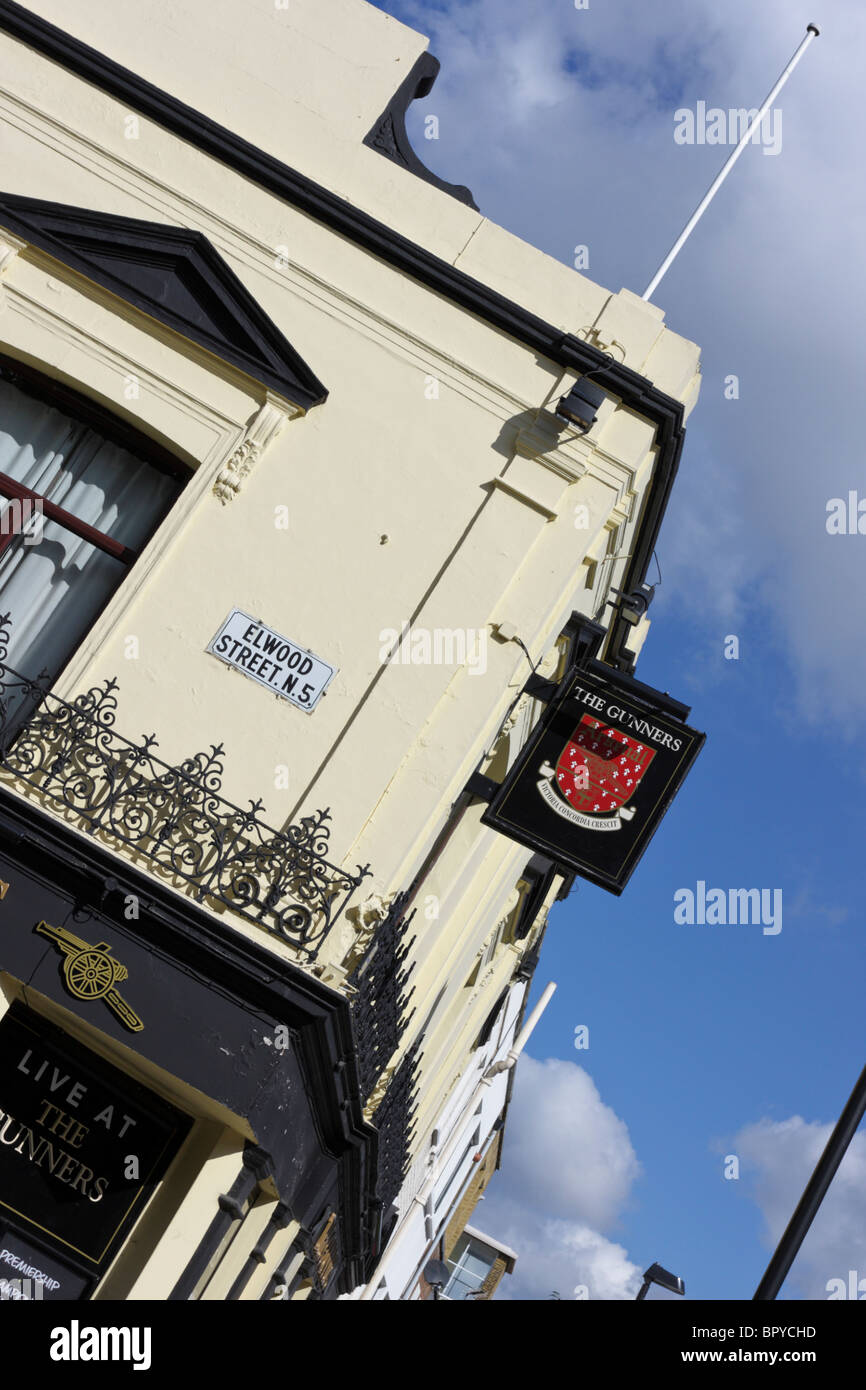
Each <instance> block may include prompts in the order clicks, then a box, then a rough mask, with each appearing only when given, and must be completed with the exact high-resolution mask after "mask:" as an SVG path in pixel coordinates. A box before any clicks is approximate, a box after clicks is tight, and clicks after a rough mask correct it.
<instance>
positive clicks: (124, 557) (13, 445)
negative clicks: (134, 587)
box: [0, 357, 188, 713]
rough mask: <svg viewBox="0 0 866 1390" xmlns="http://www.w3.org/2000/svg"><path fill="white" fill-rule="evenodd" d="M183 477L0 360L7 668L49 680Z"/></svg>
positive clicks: (167, 461) (163, 456)
mask: <svg viewBox="0 0 866 1390" xmlns="http://www.w3.org/2000/svg"><path fill="white" fill-rule="evenodd" d="M187 476H188V470H186V469H184V468H183V466H182V465H181V464H180V463H179V462H177V461H176V460H174V459H173V458H172V457H171V455H169V454H168V453H167V452H166V451H165V450H163V449H160V448H159V447H158V446H157V445H155V444H153V443H152V442H151V441H149V440H147V439H146V438H145V437H144V436H141V435H139V434H138V433H137V431H134V430H132V429H131V428H129V427H128V426H126V425H125V424H124V423H123V422H122V421H120V420H116V419H113V418H111V417H107V416H104V415H103V413H102V412H101V411H100V409H99V408H98V407H97V406H96V405H95V404H94V403H93V402H91V401H88V400H87V399H86V398H84V397H82V396H79V395H78V394H77V393H76V392H73V391H71V390H69V389H68V388H65V387H63V386H61V385H60V384H59V383H55V382H53V381H50V380H48V379H46V378H44V377H42V376H40V375H39V374H38V373H36V372H33V371H31V370H30V369H29V368H27V367H25V366H23V365H22V364H20V363H17V362H13V361H11V360H10V359H8V358H3V357H0V613H9V614H10V616H11V640H10V644H9V649H8V654H7V657H6V660H7V661H8V663H9V665H10V666H11V667H12V668H13V670H15V671H17V672H19V673H20V674H21V675H23V676H26V677H28V678H31V679H32V678H35V677H36V676H38V675H39V674H40V673H41V672H42V671H45V672H47V674H48V676H49V678H50V679H52V680H53V679H54V678H55V677H56V676H57V675H58V674H59V672H60V671H61V670H62V669H63V667H64V665H65V664H66V662H67V660H68V659H69V657H70V656H71V655H72V653H73V651H74V650H75V648H76V647H77V646H78V645H79V643H80V642H81V641H82V640H83V638H84V637H85V635H86V634H87V632H88V631H89V630H90V628H91V627H92V625H93V623H94V621H95V619H96V618H97V617H98V615H99V614H100V613H101V611H102V609H103V608H104V607H105V604H106V603H107V602H108V600H109V598H110V597H111V595H112V594H113V593H114V591H115V590H116V589H117V587H118V586H119V585H120V584H121V583H122V581H123V579H124V578H125V576H126V574H127V573H128V571H129V569H130V568H131V566H132V565H133V564H134V563H135V561H136V560H137V558H138V556H139V554H140V552H141V550H142V548H143V547H144V546H145V544H146V543H147V541H148V540H149V539H150V537H151V535H152V534H153V532H154V531H155V530H156V528H157V526H158V525H159V523H160V522H161V521H162V519H163V517H164V516H165V515H166V513H167V512H168V511H169V510H170V508H171V506H172V504H173V502H174V501H175V499H176V497H177V496H178V494H179V493H180V491H181V489H182V487H183V484H184V482H185V480H186V477H187ZM7 713H8V711H7Z"/></svg>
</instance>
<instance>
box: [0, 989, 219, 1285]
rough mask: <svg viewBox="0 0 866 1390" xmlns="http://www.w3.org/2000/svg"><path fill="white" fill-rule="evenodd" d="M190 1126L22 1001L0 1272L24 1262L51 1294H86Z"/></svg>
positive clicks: (5, 1157)
mask: <svg viewBox="0 0 866 1390" xmlns="http://www.w3.org/2000/svg"><path fill="white" fill-rule="evenodd" d="M190 1123H191V1122H190V1120H189V1118H188V1116H186V1115H184V1114H182V1113H181V1112H180V1111H179V1110H176V1109H175V1108H174V1106H172V1105H169V1104H168V1102H166V1101H164V1100H162V1099H161V1098H160V1097H158V1096H156V1095H155V1094H154V1093H153V1092H152V1091H150V1090H148V1089H147V1088H146V1087H145V1086H142V1085H141V1084H140V1083H139V1082H137V1081H134V1080H133V1079H132V1078H131V1077H129V1076H127V1075H125V1073H124V1072H122V1071H120V1070H119V1069H118V1068H117V1067H115V1066H112V1065H111V1064H110V1063H109V1062H106V1061H105V1060H104V1059H103V1058H102V1057H98V1056H96V1054H95V1053H93V1052H91V1051H90V1050H89V1049H88V1048H85V1047H83V1046H82V1045H81V1043H79V1042H77V1041H76V1040H75V1039H74V1038H72V1037H70V1036H69V1034H67V1033H65V1032H63V1031H62V1030H61V1029H59V1028H57V1027H55V1026H54V1025H52V1024H50V1023H48V1022H47V1020H45V1019H44V1018H42V1017H40V1016H39V1015H38V1014H35V1013H33V1012H31V1011H30V1010H28V1009H25V1008H23V1007H22V1006H21V1005H20V1004H17V1003H15V1004H13V1005H12V1006H11V1007H10V1009H9V1010H8V1012H7V1013H6V1014H4V1015H3V1018H2V1019H0V1231H2V1235H0V1241H2V1246H0V1266H2V1268H0V1277H3V1278H5V1279H6V1280H7V1281H8V1280H9V1279H10V1278H11V1277H12V1276H13V1275H14V1276H15V1277H18V1276H20V1275H22V1272H23V1271H24V1272H26V1277H34V1278H36V1279H38V1280H40V1281H42V1287H41V1289H40V1295H41V1296H48V1297H52V1296H53V1297H59V1298H75V1297H79V1296H80V1290H81V1289H82V1288H83V1287H84V1285H85V1283H86V1284H88V1285H89V1284H90V1283H92V1281H93V1279H94V1278H98V1276H99V1275H100V1274H101V1272H102V1271H103V1270H104V1269H105V1268H106V1267H107V1265H108V1263H109V1262H110V1260H111V1259H112V1257H113V1255H114V1253H115V1252H116V1250H117V1249H118V1246H119V1245H120V1244H121V1242H122V1241H123V1239H124V1237H125V1235H126V1233H127V1232H128V1231H129V1229H130V1227H131V1226H132V1224H133V1223H134V1222H135V1221H137V1219H138V1217H139V1216H140V1215H141V1212H142V1211H143V1210H144V1207H145V1205H146V1203H147V1201H148V1199H149V1197H150V1195H151V1193H152V1192H153V1190H154V1188H155V1186H156V1184H157V1182H158V1181H159V1179H160V1178H161V1177H162V1175H163V1173H164V1172H165V1170H166V1168H167V1167H168V1164H169V1163H170V1161H171V1159H172V1158H173V1157H174V1155H175V1153H176V1152H177V1150H178V1148H179V1146H180V1144H181V1142H182V1141H183V1139H184V1138H185V1136H186V1134H187V1132H188V1130H189V1127H190ZM34 1242H35V1243H34ZM40 1252H41V1253H40ZM52 1255H53V1257H54V1259H55V1264H52ZM58 1260H59V1261H60V1262H61V1263H60V1264H57V1263H56V1261H58ZM33 1270H35V1271H36V1274H35V1275H34V1274H33ZM58 1271H60V1272H58ZM80 1276H83V1277H80ZM46 1281H47V1282H46Z"/></svg>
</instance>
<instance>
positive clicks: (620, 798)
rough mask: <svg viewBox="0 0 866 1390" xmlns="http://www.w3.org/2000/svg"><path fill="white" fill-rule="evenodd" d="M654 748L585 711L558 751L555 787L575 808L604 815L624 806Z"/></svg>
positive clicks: (653, 753)
mask: <svg viewBox="0 0 866 1390" xmlns="http://www.w3.org/2000/svg"><path fill="white" fill-rule="evenodd" d="M654 757H655V750H654V749H651V748H647V746H646V744H645V743H641V742H640V741H639V740H638V739H636V738H632V737H629V735H628V734H624V733H622V731H621V730H620V729H611V728H609V727H608V726H607V725H606V724H602V722H601V720H599V719H593V718H592V716H591V715H589V714H585V715H584V716H583V718H582V719H581V721H580V723H579V724H578V726H577V728H576V729H575V731H574V733H573V734H572V736H571V738H570V739H569V741H568V743H567V744H566V745H565V747H564V748H563V750H562V752H561V753H560V755H559V762H558V763H557V764H556V781H555V784H554V785H555V786H556V790H557V791H558V792H559V795H560V796H561V797H562V798H563V799H564V800H565V801H567V802H568V803H569V805H571V806H573V807H574V808H575V810H576V811H582V812H584V814H586V815H590V816H591V815H604V814H605V813H606V812H609V811H617V810H619V808H620V806H625V804H626V803H627V801H628V800H629V798H630V797H631V796H632V795H633V794H634V791H635V789H636V788H637V785H638V783H639V782H640V779H641V778H642V777H643V775H644V773H645V772H646V770H647V768H648V767H649V765H650V763H651V762H652V760H653V758H654Z"/></svg>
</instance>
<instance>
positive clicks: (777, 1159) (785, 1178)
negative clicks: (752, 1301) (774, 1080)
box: [732, 1115, 866, 1299]
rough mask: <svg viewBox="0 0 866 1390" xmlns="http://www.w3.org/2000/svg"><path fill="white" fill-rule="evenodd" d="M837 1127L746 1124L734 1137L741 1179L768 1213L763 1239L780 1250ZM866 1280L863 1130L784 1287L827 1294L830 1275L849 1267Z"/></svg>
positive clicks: (798, 1121)
mask: <svg viewBox="0 0 866 1390" xmlns="http://www.w3.org/2000/svg"><path fill="white" fill-rule="evenodd" d="M832 1128H833V1127H832V1125H829V1124H826V1125H821V1124H809V1123H807V1122H806V1121H805V1120H804V1119H802V1118H801V1117H800V1116H799V1115H795V1116H794V1117H793V1118H792V1119H789V1120H781V1121H772V1120H767V1119H764V1120H761V1121H759V1122H758V1123H757V1124H753V1125H747V1126H746V1127H745V1128H743V1129H742V1130H741V1131H740V1132H739V1134H738V1135H737V1136H736V1138H735V1139H734V1141H733V1147H732V1152H734V1153H736V1154H737V1155H738V1156H739V1158H740V1165H741V1166H740V1175H741V1178H742V1179H744V1180H746V1181H747V1182H750V1184H751V1187H752V1192H753V1195H754V1198H755V1201H756V1202H757V1204H758V1207H759V1208H760V1211H761V1214H762V1216H763V1218H764V1232H763V1235H764V1241H765V1244H766V1245H767V1248H768V1250H769V1249H775V1247H776V1245H777V1244H778V1241H779V1239H780V1237H781V1235H782V1233H783V1231H784V1229H785V1227H786V1226H787V1224H788V1221H789V1220H790V1218H791V1215H792V1213H793V1211H794V1208H795V1207H796V1205H797V1202H798V1201H799V1200H800V1197H801V1195H802V1193H803V1189H804V1188H805V1186H806V1183H807V1182H808V1180H809V1178H810V1177H811V1175H812V1172H813V1171H814V1168H815V1165H816V1163H817V1162H818V1159H819V1158H820V1156H821V1154H822V1153H823V1151H824V1147H825V1145H826V1143H827V1140H828V1139H829V1137H830V1133H831V1130H832ZM852 1269H853V1270H856V1271H857V1272H858V1276H859V1278H866V1134H856V1135H855V1136H854V1138H853V1140H852V1141H851V1145H850V1147H849V1149H848V1152H847V1153H846V1155H845V1157H844V1158H843V1160H842V1163H841V1164H840V1166H839V1170H838V1172H837V1173H836V1176H835V1178H834V1179H833V1182H832V1184H831V1186H830V1190H829V1192H828V1193H827V1196H826V1197H825V1198H824V1201H823V1203H822V1205H821V1209H820V1211H819V1212H818V1215H817V1216H816V1217H815V1220H814V1222H813V1223H812V1226H811V1228H810V1230H809V1233H808V1235H807V1236H806V1239H805V1240H804V1242H803V1245H802V1246H801V1248H800V1253H799V1255H798V1256H797V1258H796V1260H795V1262H794V1264H793V1266H792V1268H791V1272H790V1274H789V1276H788V1279H787V1280H786V1282H785V1284H784V1285H783V1293H784V1292H788V1293H790V1294H791V1295H792V1296H795V1297H799V1298H816V1299H818V1298H820V1299H826V1298H827V1297H828V1293H827V1284H828V1281H829V1280H831V1279H843V1280H845V1282H846V1285H847V1282H848V1273H849V1270H852Z"/></svg>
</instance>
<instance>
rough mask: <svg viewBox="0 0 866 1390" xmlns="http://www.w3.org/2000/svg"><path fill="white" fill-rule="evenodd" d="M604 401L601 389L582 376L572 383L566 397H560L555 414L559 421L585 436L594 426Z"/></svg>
mask: <svg viewBox="0 0 866 1390" xmlns="http://www.w3.org/2000/svg"><path fill="white" fill-rule="evenodd" d="M604 399H605V396H604V391H603V390H602V388H601V387H600V386H596V384H595V382H594V381H587V379H586V377H585V376H582V377H581V378H580V380H579V381H576V382H575V383H574V385H573V386H572V388H571V390H570V391H569V393H568V395H567V396H560V398H559V405H558V406H557V407H556V414H557V415H558V416H559V418H560V420H567V421H568V423H569V424H570V425H576V426H577V428H578V429H581V430H583V432H584V434H586V432H587V430H590V429H592V426H593V425H594V424H595V422H596V419H597V417H598V408H599V406H600V405H601V404H602V403H603V401H604Z"/></svg>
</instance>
